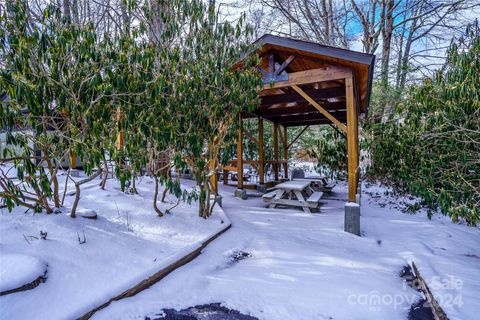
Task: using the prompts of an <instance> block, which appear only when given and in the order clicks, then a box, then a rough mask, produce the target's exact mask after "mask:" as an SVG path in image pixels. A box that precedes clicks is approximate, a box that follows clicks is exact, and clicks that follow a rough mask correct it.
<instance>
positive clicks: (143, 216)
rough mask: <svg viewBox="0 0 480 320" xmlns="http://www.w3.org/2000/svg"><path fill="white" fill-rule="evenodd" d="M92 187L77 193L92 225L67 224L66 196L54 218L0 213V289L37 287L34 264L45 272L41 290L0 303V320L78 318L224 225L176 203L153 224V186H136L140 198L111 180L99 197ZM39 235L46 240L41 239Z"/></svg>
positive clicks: (219, 216) (218, 215)
mask: <svg viewBox="0 0 480 320" xmlns="http://www.w3.org/2000/svg"><path fill="white" fill-rule="evenodd" d="M63 178H64V177H62V180H63ZM98 183H99V180H94V181H92V182H91V183H89V184H86V185H84V186H82V193H81V194H82V197H81V201H80V204H79V208H80V209H82V210H81V212H83V213H88V212H90V211H91V210H94V211H96V212H97V214H98V220H91V219H85V218H82V217H77V218H76V219H72V218H70V217H69V208H70V206H71V204H72V202H73V198H74V197H73V196H67V197H66V206H65V208H64V209H62V211H63V212H62V213H60V214H51V215H47V214H45V213H42V214H34V213H32V212H31V211H30V212H27V213H24V212H25V208H15V209H14V211H13V212H12V213H9V212H8V211H7V209H0V270H1V272H0V288H3V287H5V288H6V287H12V286H16V285H17V284H19V283H21V282H26V281H27V280H28V281H33V280H35V279H31V278H32V277H34V276H37V273H38V272H37V271H38V270H39V269H40V267H39V266H38V264H39V263H38V262H36V261H42V262H44V263H46V264H47V265H48V267H47V280H46V282H45V283H41V284H40V285H39V286H38V287H36V288H34V289H32V290H29V291H23V292H18V293H13V294H9V295H5V296H2V297H0V319H16V320H20V319H40V320H55V319H75V318H78V317H79V316H82V315H83V314H84V313H86V312H88V311H90V310H91V309H92V308H94V307H95V306H98V305H100V304H102V303H104V302H106V301H107V300H108V299H110V298H112V297H113V296H115V295H118V294H120V293H121V292H123V291H124V290H126V289H129V288H131V287H132V286H133V285H135V284H137V283H138V282H140V281H141V280H143V279H145V278H147V277H148V276H150V275H152V274H153V273H155V272H157V271H159V270H160V269H162V268H163V267H165V266H167V265H168V264H170V263H172V262H174V261H176V260H177V259H179V258H180V257H182V256H183V255H185V254H186V253H188V252H190V251H192V250H194V249H195V248H197V247H198V246H200V245H201V244H202V242H203V241H204V240H206V239H207V238H209V237H210V236H211V235H213V234H215V233H217V232H218V231H220V230H222V229H223V228H225V227H226V226H227V225H228V224H229V220H228V219H227V218H226V217H225V216H224V214H223V211H222V210H221V209H219V208H217V209H216V210H215V211H214V214H213V217H211V218H210V219H208V220H205V219H201V218H199V217H198V212H197V210H198V209H197V206H196V204H193V205H192V206H190V205H187V204H184V203H181V204H180V205H179V206H178V207H176V208H175V209H174V210H173V211H172V213H171V214H167V215H165V216H163V217H161V218H160V217H158V216H157V215H156V213H155V211H154V210H153V208H152V199H153V197H152V194H153V189H154V186H153V183H152V180H151V179H149V178H146V177H144V178H142V179H141V180H140V181H139V182H138V183H137V189H138V191H139V194H138V195H130V194H125V193H123V192H121V191H120V188H119V184H118V182H117V181H116V180H113V179H111V180H108V183H107V190H105V191H103V190H101V189H100V188H99V187H98ZM71 187H72V188H73V186H71ZM172 201H173V199H172ZM168 206H171V204H168V205H163V207H164V208H166V207H168ZM40 232H46V233H47V235H46V240H42V238H41V237H40ZM84 240H86V242H85V243H82V244H81V243H80V242H83V241H84ZM37 259H38V260H37ZM30 260H31V261H30ZM15 261H17V262H15ZM36 272H37V273H36ZM12 273H16V278H12V276H11V274H12ZM22 274H23V275H22ZM12 282H14V283H12Z"/></svg>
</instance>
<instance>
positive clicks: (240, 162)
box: [237, 114, 243, 189]
mask: <svg viewBox="0 0 480 320" xmlns="http://www.w3.org/2000/svg"><path fill="white" fill-rule="evenodd" d="M238 120H239V123H238V137H237V178H238V179H237V188H238V189H243V119H242V115H241V114H240V116H239V117H238Z"/></svg>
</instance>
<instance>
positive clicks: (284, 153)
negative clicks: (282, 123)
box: [283, 127, 288, 179]
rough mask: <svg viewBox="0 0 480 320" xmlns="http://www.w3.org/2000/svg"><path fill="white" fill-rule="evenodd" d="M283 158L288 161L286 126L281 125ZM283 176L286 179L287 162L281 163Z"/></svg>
mask: <svg viewBox="0 0 480 320" xmlns="http://www.w3.org/2000/svg"><path fill="white" fill-rule="evenodd" d="M283 160H285V161H288V134H287V127H283ZM283 170H284V176H283V177H284V178H285V179H288V162H285V163H284V164H283Z"/></svg>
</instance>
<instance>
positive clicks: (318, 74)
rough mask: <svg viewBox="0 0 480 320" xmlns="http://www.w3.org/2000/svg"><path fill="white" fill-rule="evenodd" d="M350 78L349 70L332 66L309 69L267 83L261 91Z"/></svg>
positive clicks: (350, 71) (350, 72)
mask: <svg viewBox="0 0 480 320" xmlns="http://www.w3.org/2000/svg"><path fill="white" fill-rule="evenodd" d="M348 77H352V70H351V69H350V68H345V67H340V66H334V67H327V68H319V69H311V70H306V71H299V72H292V73H289V74H288V80H285V81H277V82H271V83H267V84H265V85H264V86H263V90H268V89H275V88H283V87H291V86H293V85H302V84H308V83H315V82H323V81H333V80H340V79H345V78H348Z"/></svg>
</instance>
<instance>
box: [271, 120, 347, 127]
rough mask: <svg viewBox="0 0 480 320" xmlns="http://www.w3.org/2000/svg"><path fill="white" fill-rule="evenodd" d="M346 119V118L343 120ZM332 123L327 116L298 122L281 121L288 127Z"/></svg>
mask: <svg viewBox="0 0 480 320" xmlns="http://www.w3.org/2000/svg"><path fill="white" fill-rule="evenodd" d="M342 121H345V122H346V120H342ZM329 123H332V122H331V121H330V120H328V119H327V118H324V119H316V120H304V121H296V122H284V123H279V124H280V125H282V126H284V127H286V128H288V127H301V126H307V125H308V126H316V125H324V124H329Z"/></svg>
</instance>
